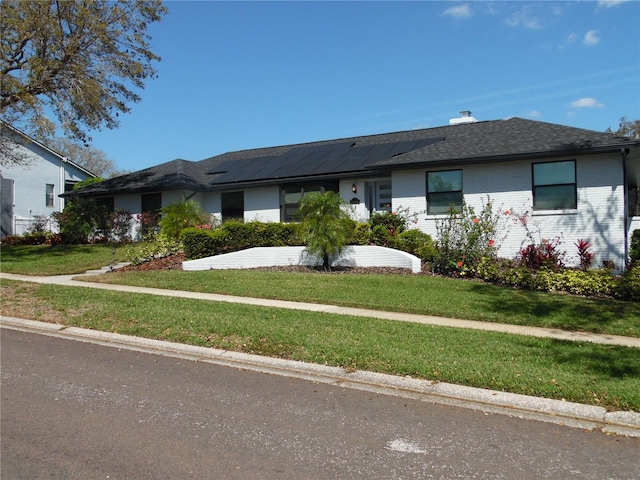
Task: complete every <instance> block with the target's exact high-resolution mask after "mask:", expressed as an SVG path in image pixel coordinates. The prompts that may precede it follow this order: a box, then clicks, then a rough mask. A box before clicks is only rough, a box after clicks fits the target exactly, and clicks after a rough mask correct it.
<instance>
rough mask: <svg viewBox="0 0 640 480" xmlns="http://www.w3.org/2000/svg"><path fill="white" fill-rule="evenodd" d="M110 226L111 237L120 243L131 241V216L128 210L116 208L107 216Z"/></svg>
mask: <svg viewBox="0 0 640 480" xmlns="http://www.w3.org/2000/svg"><path fill="white" fill-rule="evenodd" d="M109 220H110V226H111V238H112V239H113V240H114V241H116V242H120V243H130V242H131V224H132V223H133V216H132V215H131V212H129V211H128V210H123V209H122V208H119V209H117V210H116V211H115V212H113V213H112V214H111V215H110V216H109Z"/></svg>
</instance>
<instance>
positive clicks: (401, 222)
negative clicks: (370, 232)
mask: <svg viewBox="0 0 640 480" xmlns="http://www.w3.org/2000/svg"><path fill="white" fill-rule="evenodd" d="M408 221H409V218H408V216H407V211H406V210H399V211H398V212H373V213H372V214H371V217H370V218H369V223H370V224H371V228H372V229H374V228H375V227H377V226H379V225H382V226H383V227H385V228H386V229H387V230H389V233H390V234H391V235H397V234H399V233H400V232H403V231H404V230H405V229H406V228H407V223H408Z"/></svg>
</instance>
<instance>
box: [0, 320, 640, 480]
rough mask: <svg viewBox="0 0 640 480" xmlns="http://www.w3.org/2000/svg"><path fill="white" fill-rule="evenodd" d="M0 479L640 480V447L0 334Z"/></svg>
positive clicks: (306, 384) (550, 427) (597, 435)
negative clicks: (0, 382) (574, 479)
mask: <svg viewBox="0 0 640 480" xmlns="http://www.w3.org/2000/svg"><path fill="white" fill-rule="evenodd" d="M0 340H1V347H2V351H1V362H2V390H1V396H2V404H1V431H0V435H1V437H0V438H1V454H2V457H1V471H0V474H1V477H2V479H3V480H13V479H33V480H35V479H45V478H46V479H69V480H72V479H83V480H86V479H144V478H151V479H178V480H179V479H189V478H198V479H243V480H245V479H296V480H300V479H360V478H362V479H431V478H433V479H518V480H526V479H543V478H544V479H562V480H565V479H571V478H579V479H598V480H602V479H609V478H611V479H639V478H640V440H638V439H631V438H626V437H619V436H609V435H605V434H603V433H601V432H597V431H596V432H587V431H583V430H580V429H576V428H569V427H562V426H558V425H554V424H548V423H542V422H536V421H529V420H520V419H517V418H511V417H507V416H502V415H489V414H485V413H482V412H477V411H472V410H467V409H463V408H455V407H448V406H442V405H433V404H431V403H428V402H424V401H419V400H407V399H400V398H397V397H391V396H385V395H378V394H373V393H368V392H364V391H358V390H350V389H345V388H340V387H337V386H331V385H326V384H320V383H314V382H311V381H305V380H298V379H291V378H286V377H278V376H273V375H267V374H262V373H256V372H249V371H243V370H239V369H234V368H229V367H222V366H216V365H211V364H206V363H197V362H191V361H188V360H180V359H176V358H168V357H163V356H159V355H152V354H146V353H139V352H135V351H130V350H120V349H117V348H113V347H105V346H100V345H94V344H90V343H82V342H77V341H73V340H66V339H60V338H53V337H47V336H43V335H38V334H33V333H23V332H17V331H12V330H7V329H2V330H1V338H0Z"/></svg>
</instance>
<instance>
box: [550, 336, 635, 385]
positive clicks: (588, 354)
mask: <svg viewBox="0 0 640 480" xmlns="http://www.w3.org/2000/svg"><path fill="white" fill-rule="evenodd" d="M563 343H564V342H562V341H560V340H556V341H554V342H552V345H551V347H550V348H549V349H547V351H548V354H549V355H550V356H552V357H553V359H554V360H555V361H556V362H558V363H561V364H565V363H566V364H572V365H577V366H582V368H583V369H584V370H585V373H588V372H593V373H594V374H596V375H601V376H605V377H609V378H618V379H621V378H640V351H639V350H637V349H629V348H625V347H614V346H602V345H592V344H587V345H584V346H583V347H581V348H580V350H576V349H571V350H568V349H566V348H564V345H563Z"/></svg>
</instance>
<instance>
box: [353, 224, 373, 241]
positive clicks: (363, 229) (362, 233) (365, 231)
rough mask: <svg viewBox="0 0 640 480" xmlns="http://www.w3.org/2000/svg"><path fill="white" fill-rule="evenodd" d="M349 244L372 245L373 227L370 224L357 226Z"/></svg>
mask: <svg viewBox="0 0 640 480" xmlns="http://www.w3.org/2000/svg"><path fill="white" fill-rule="evenodd" d="M347 242H348V243H349V245H369V244H370V243H371V225H370V224H369V223H358V224H356V225H355V226H354V228H353V232H351V236H350V237H349V239H348V241H347Z"/></svg>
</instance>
